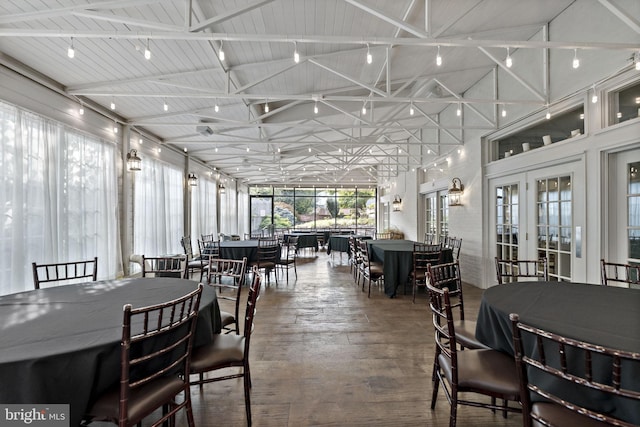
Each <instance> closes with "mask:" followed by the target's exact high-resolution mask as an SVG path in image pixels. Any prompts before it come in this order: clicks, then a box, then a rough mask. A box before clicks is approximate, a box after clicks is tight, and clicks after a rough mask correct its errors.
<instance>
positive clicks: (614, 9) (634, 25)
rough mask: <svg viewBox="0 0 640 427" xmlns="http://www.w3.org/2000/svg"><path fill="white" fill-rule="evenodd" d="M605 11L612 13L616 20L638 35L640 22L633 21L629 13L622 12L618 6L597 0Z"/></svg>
mask: <svg viewBox="0 0 640 427" xmlns="http://www.w3.org/2000/svg"><path fill="white" fill-rule="evenodd" d="M598 1H599V2H600V4H601V5H603V6H604V7H605V8H607V10H608V11H609V12H611V13H613V14H614V15H615V16H616V17H617V18H618V19H620V20H621V21H622V22H624V23H625V24H626V25H627V26H628V27H629V28H631V29H632V30H633V31H635V32H636V33H638V34H640V21H638V20H637V19H634V18H633V16H631V15H630V14H629V13H627V12H625V11H623V10H622V9H621V8H619V7H618V6H616V5H614V4H613V3H612V2H611V1H610V0H598Z"/></svg>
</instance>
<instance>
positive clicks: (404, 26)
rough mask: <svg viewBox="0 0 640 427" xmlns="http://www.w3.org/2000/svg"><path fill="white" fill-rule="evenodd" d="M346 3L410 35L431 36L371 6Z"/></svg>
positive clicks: (355, 2)
mask: <svg viewBox="0 0 640 427" xmlns="http://www.w3.org/2000/svg"><path fill="white" fill-rule="evenodd" d="M343 1H344V2H345V3H348V4H350V5H352V6H355V7H357V8H358V9H361V10H364V11H365V12H367V13H368V14H370V15H373V16H375V17H376V18H379V19H381V20H383V21H385V22H387V23H389V24H391V25H394V26H396V27H398V28H399V29H401V30H404V31H406V32H408V33H410V34H413V35H414V36H416V37H421V38H428V37H429V35H428V34H427V33H425V32H424V31H422V30H421V29H419V28H416V27H414V26H413V25H411V24H408V23H406V22H404V21H401V20H399V19H397V18H394V17H392V16H389V15H387V14H386V13H384V12H383V11H381V10H379V9H376V8H373V7H371V6H367V5H364V4H362V3H360V2H359V1H356V0H343Z"/></svg>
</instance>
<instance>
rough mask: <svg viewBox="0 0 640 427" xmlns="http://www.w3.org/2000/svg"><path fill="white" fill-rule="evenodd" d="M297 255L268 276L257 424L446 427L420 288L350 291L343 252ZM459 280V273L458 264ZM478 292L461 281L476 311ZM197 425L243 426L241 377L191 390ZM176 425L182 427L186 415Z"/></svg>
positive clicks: (514, 421)
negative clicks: (391, 293)
mask: <svg viewBox="0 0 640 427" xmlns="http://www.w3.org/2000/svg"><path fill="white" fill-rule="evenodd" d="M303 255H306V257H304V256H303V257H301V258H299V263H298V278H297V280H295V278H294V277H293V276H292V274H293V271H290V277H289V283H286V280H284V278H282V277H281V278H280V279H279V284H278V285H277V286H276V284H275V282H274V280H273V278H271V284H270V285H266V284H265V285H264V287H263V292H262V295H261V298H260V300H259V302H258V306H257V315H256V328H255V332H254V335H253V338H252V345H251V347H252V348H251V371H252V379H253V388H252V392H251V400H252V402H251V406H252V414H253V425H254V426H291V427H299V426H425V425H429V426H448V422H449V404H448V402H447V400H446V398H445V396H444V394H443V393H442V391H441V392H440V395H439V397H438V404H437V408H436V410H434V411H432V410H431V409H430V407H429V405H430V400H431V391H432V383H431V370H432V366H433V365H432V364H433V353H434V345H433V331H432V327H431V319H430V314H429V312H428V307H427V306H426V295H425V294H424V293H422V294H421V295H420V298H419V301H417V302H416V304H412V302H411V297H410V296H409V295H407V296H404V295H402V292H400V295H399V296H398V297H397V298H395V299H389V298H387V297H386V296H384V294H383V293H382V291H381V290H380V289H377V288H376V289H375V290H374V289H372V292H371V298H370V299H369V298H367V295H366V293H363V292H362V291H361V290H360V289H358V288H356V286H355V285H354V282H353V280H352V278H351V275H350V273H349V267H348V265H347V263H346V256H345V255H343V256H342V259H341V258H340V256H339V254H335V255H334V257H333V258H332V257H331V256H328V255H326V253H324V252H323V251H320V252H318V253H317V257H316V256H315V255H316V254H311V253H307V254H303ZM462 273H463V277H464V270H463V272H462ZM481 294H482V291H481V290H480V289H477V288H474V287H472V286H467V287H466V288H465V304H466V312H467V314H468V318H469V319H473V318H475V316H476V313H477V309H478V305H479V301H480V296H481ZM192 397H193V400H194V412H195V420H196V425H198V426H211V427H213V426H242V425H246V418H245V411H244V400H243V386H242V380H229V381H225V382H220V383H213V384H208V385H205V386H204V388H203V390H202V391H200V390H199V389H198V388H197V387H193V388H192ZM178 424H179V426H181V427H182V426H185V425H186V422H185V420H184V417H181V418H180V420H179V423H178ZM521 424H522V419H521V416H520V415H515V414H510V415H509V418H508V419H506V420H505V419H503V418H502V416H501V414H493V413H491V411H488V410H484V409H476V408H469V407H461V408H460V409H459V410H458V425H459V426H487V427H489V426H492V427H493V426H509V427H511V426H519V425H521Z"/></svg>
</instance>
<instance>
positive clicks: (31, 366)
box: [0, 278, 221, 426]
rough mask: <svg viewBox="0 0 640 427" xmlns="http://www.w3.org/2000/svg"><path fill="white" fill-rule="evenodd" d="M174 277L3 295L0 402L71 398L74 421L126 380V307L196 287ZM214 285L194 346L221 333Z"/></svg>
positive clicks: (208, 291)
mask: <svg viewBox="0 0 640 427" xmlns="http://www.w3.org/2000/svg"><path fill="white" fill-rule="evenodd" d="M195 287H196V283H195V282H193V281H189V280H184V279H175V278H137V279H124V280H115V281H102V282H90V283H83V284H75V285H67V286H57V287H52V288H46V289H40V290H37V291H29V292H21V293H17V294H11V295H5V296H2V297H0V330H1V331H0V402H2V403H24V404H28V403H67V404H69V405H70V409H71V420H70V425H71V426H77V425H79V423H80V420H81V417H82V415H83V414H84V413H85V411H86V409H87V408H88V405H89V404H90V402H91V401H92V400H93V399H94V398H95V397H97V396H98V395H99V394H100V393H102V392H104V391H105V390H106V389H107V388H108V387H110V386H112V385H113V384H116V383H118V381H119V379H120V340H121V338H122V318H123V311H122V307H123V305H124V304H127V303H128V304H132V305H133V306H134V307H140V306H146V305H150V304H154V303H160V302H164V301H168V300H171V299H174V298H177V297H179V296H182V295H185V294H186V293H188V292H190V291H191V290H193V289H195ZM220 329H221V325H220V310H219V308H218V303H217V299H216V296H215V291H214V290H213V289H212V288H205V289H204V291H203V295H202V300H201V306H200V314H199V316H198V322H197V326H196V335H195V338H194V345H195V346H198V345H202V344H206V343H208V342H210V341H211V339H212V337H213V334H214V333H219V332H220Z"/></svg>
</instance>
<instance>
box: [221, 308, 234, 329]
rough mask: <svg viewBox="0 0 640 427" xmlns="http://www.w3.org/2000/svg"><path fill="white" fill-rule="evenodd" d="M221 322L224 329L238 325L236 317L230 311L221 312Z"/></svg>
mask: <svg viewBox="0 0 640 427" xmlns="http://www.w3.org/2000/svg"><path fill="white" fill-rule="evenodd" d="M220 321H221V322H222V327H223V328H224V327H225V326H229V325H233V324H234V323H236V317H235V316H234V315H233V314H232V313H229V312H228V311H222V310H220Z"/></svg>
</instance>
